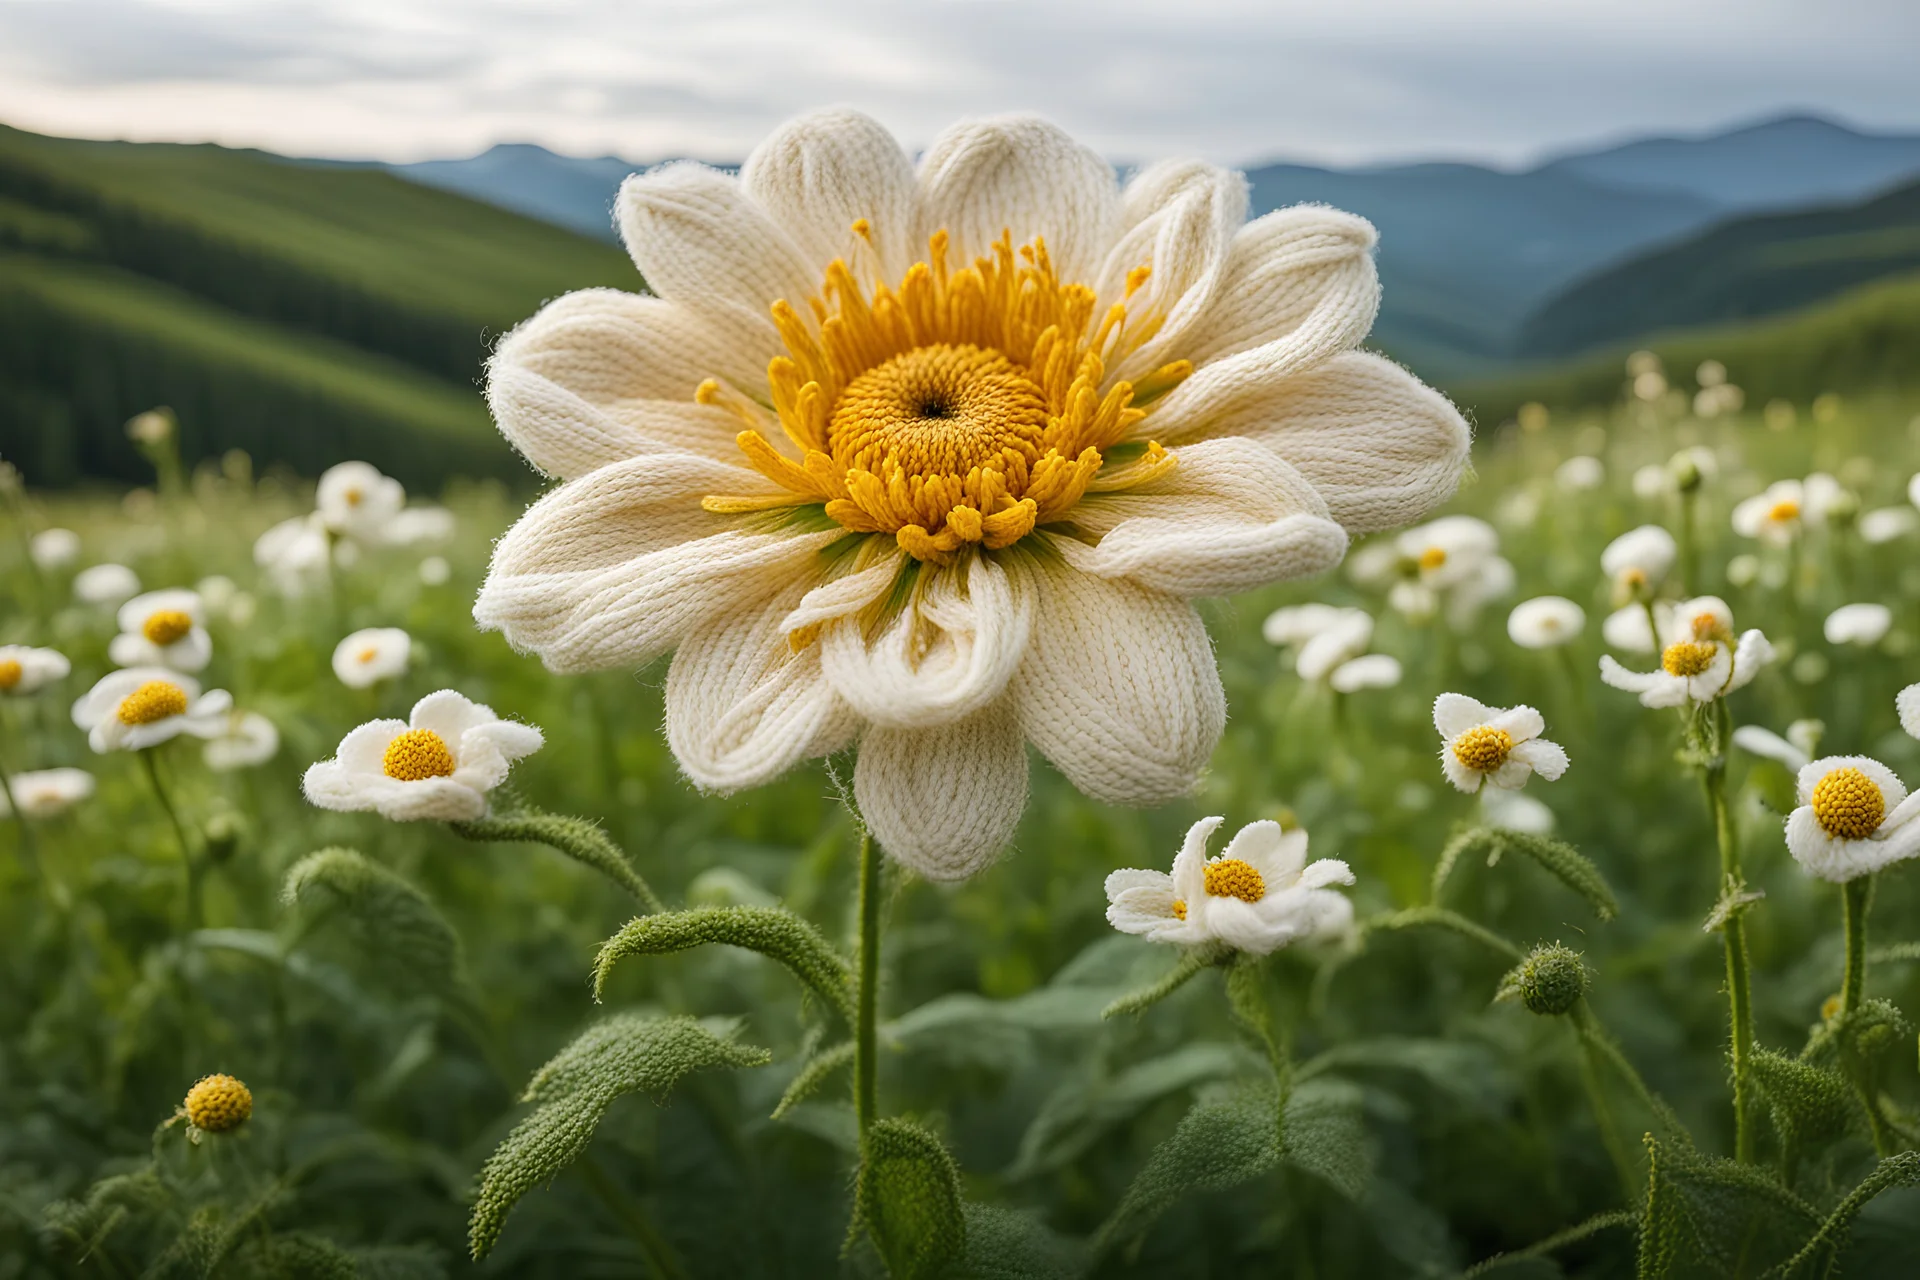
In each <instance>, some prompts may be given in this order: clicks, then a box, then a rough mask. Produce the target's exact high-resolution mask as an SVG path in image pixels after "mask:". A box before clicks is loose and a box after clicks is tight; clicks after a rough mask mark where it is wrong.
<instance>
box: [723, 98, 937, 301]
mask: <svg viewBox="0 0 1920 1280" xmlns="http://www.w3.org/2000/svg"><path fill="white" fill-rule="evenodd" d="M740 185H741V186H742V187H743V188H745V190H746V193H747V194H748V195H749V196H751V197H753V199H754V200H755V201H756V202H757V203H758V204H759V205H760V207H761V208H763V209H765V210H766V211H767V213H768V214H769V215H770V216H771V217H772V218H773V220H774V221H775V222H777V223H778V224H779V225H780V226H781V228H782V229H784V230H785V231H786V233H787V235H788V236H790V237H791V238H792V240H793V242H794V244H795V245H797V246H799V249H800V251H801V252H802V253H803V254H805V255H806V256H807V258H808V260H809V261H810V262H811V263H812V265H813V267H814V270H815V274H816V275H820V274H823V273H824V272H825V271H826V267H827V264H828V263H830V262H832V261H833V260H834V259H835V258H844V259H845V260H846V261H847V263H848V264H849V265H850V266H851V267H853V269H854V274H855V276H856V277H857V278H859V279H860V280H861V281H862V282H863V283H864V282H865V281H866V280H867V279H868V277H870V276H871V275H872V274H873V271H874V268H875V267H877V268H878V270H879V275H880V277H881V278H882V279H884V280H886V281H887V282H888V283H890V284H896V285H897V284H898V283H899V281H900V278H901V277H902V276H903V275H905V274H906V270H907V268H908V267H909V266H911V265H912V264H913V263H914V262H916V261H918V260H919V259H920V258H921V257H924V256H925V254H926V241H924V240H919V241H916V240H915V234H916V232H917V231H918V226H917V220H916V217H915V207H914V203H915V199H916V196H917V192H916V188H915V183H914V177H913V163H912V162H911V161H910V160H908V159H907V155H906V153H905V152H904V151H902V150H901V149H900V144H899V143H897V142H895V141H894V140H893V135H892V134H890V133H888V132H887V130H886V128H885V127H884V126H882V125H881V124H880V123H879V122H878V121H877V120H875V119H873V118H872V117H871V116H867V115H863V114H861V113H860V112H858V111H853V110H850V109H848V108H846V107H830V108H828V109H826V110H824V111H814V112H810V113H808V114H807V115H804V116H801V117H799V118H798V119H795V120H790V121H788V122H787V123H786V124H783V125H781V126H780V128H779V129H777V130H775V131H774V133H773V134H772V135H771V136H770V137H768V138H767V140H766V141H765V142H762V143H761V144H760V145H759V146H758V147H756V148H755V149H754V152H753V154H752V155H751V156H748V157H747V163H746V164H745V166H743V167H742V168H741V170H740ZM860 218H864V219H866V221H867V223H868V225H869V231H868V235H869V236H870V237H871V238H872V245H873V247H872V248H871V249H869V248H867V246H866V245H865V244H864V243H863V242H862V241H861V239H860V238H859V237H858V236H857V235H855V234H854V231H853V224H854V221H855V220H856V219H860ZM875 254H877V255H878V262H873V261H869V260H865V259H869V258H871V256H873V255H875ZM793 301H794V302H795V303H796V304H797V303H798V302H799V299H797V298H795V299H793Z"/></svg>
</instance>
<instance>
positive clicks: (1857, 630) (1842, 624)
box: [1821, 604, 1893, 648]
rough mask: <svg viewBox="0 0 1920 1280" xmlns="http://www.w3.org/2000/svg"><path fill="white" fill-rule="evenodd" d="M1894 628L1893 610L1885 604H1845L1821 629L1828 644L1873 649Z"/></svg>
mask: <svg viewBox="0 0 1920 1280" xmlns="http://www.w3.org/2000/svg"><path fill="white" fill-rule="evenodd" d="M1892 627H1893V610H1891V609H1889V608H1887V606H1885V605H1883V604H1843V605H1841V606H1840V607H1839V608H1838V609H1835V610H1834V611H1833V612H1832V613H1830V614H1828V615H1827V621H1826V624H1825V625H1824V626H1823V627H1822V628H1821V630H1822V631H1823V632H1824V633H1825V635H1826V637H1827V643H1828V644H1857V645H1860V646H1862V647H1864V648H1871V647H1872V646H1874V645H1876V644H1879V643H1880V641H1881V640H1883V639H1885V638H1886V634H1887V632H1888V631H1889V630H1891V629H1892Z"/></svg>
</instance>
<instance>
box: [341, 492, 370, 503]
mask: <svg viewBox="0 0 1920 1280" xmlns="http://www.w3.org/2000/svg"><path fill="white" fill-rule="evenodd" d="M340 496H341V497H342V498H344V499H346V503H347V505H348V506H350V507H357V506H359V505H360V504H361V503H362V502H365V501H366V497H367V495H366V494H364V493H361V492H360V490H359V489H358V488H353V489H348V490H347V491H346V492H345V493H343V494H341V495H340Z"/></svg>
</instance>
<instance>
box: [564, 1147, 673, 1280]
mask: <svg viewBox="0 0 1920 1280" xmlns="http://www.w3.org/2000/svg"><path fill="white" fill-rule="evenodd" d="M580 1172H581V1173H582V1174H583V1175H585V1177H586V1180H587V1185H588V1186H589V1187H591V1188H593V1193H594V1195H596V1196H598V1197H600V1202H601V1203H602V1204H604V1205H606V1206H607V1208H608V1209H609V1210H611V1211H612V1212H613V1216H614V1217H616V1218H618V1219H620V1225H621V1226H623V1227H625V1228H626V1229H627V1234H628V1235H630V1236H632V1237H633V1242H634V1243H635V1244H637V1245H639V1246H640V1253H641V1256H643V1257H644V1258H646V1260H647V1266H648V1267H649V1268H650V1269H651V1270H652V1271H653V1274H654V1275H656V1276H659V1277H662V1280H677V1278H678V1277H681V1276H684V1275H686V1272H684V1271H682V1270H681V1269H680V1265H679V1263H677V1262H675V1261H674V1259H673V1250H672V1248H671V1247H670V1246H669V1245H668V1244H667V1242H666V1241H665V1240H664V1239H663V1238H661V1235H660V1232H659V1231H658V1230H657V1229H656V1228H655V1227H654V1225H653V1220H652V1219H650V1218H648V1217H647V1215H646V1212H645V1211H644V1210H643V1209H641V1207H640V1206H639V1205H638V1204H635V1203H634V1201H633V1199H632V1197H630V1196H628V1195H627V1194H626V1193H625V1192H624V1191H622V1190H621V1189H620V1186H619V1184H618V1183H616V1182H615V1181H614V1180H613V1178H612V1177H611V1176H609V1175H608V1173H607V1171H606V1170H605V1169H602V1168H601V1167H600V1163H599V1161H597V1160H595V1159H594V1158H593V1157H592V1156H589V1155H582V1156H581V1157H580Z"/></svg>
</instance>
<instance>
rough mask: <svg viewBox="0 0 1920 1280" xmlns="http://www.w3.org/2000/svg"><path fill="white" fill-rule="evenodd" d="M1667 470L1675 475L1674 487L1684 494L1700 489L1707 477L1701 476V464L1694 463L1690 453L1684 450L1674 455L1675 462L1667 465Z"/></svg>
mask: <svg viewBox="0 0 1920 1280" xmlns="http://www.w3.org/2000/svg"><path fill="white" fill-rule="evenodd" d="M1667 470H1668V471H1669V472H1671V473H1672V475H1673V487H1674V488H1676V489H1678V490H1679V491H1680V492H1682V493H1692V492H1694V491H1695V490H1696V489H1698V488H1699V487H1700V482H1701V481H1702V480H1704V479H1705V478H1706V477H1705V476H1703V475H1701V474H1700V464H1699V463H1698V462H1696V461H1694V458H1693V455H1692V453H1691V452H1690V451H1688V450H1686V449H1682V450H1681V451H1680V452H1679V453H1676V454H1674V455H1673V461H1671V462H1669V463H1668V464H1667Z"/></svg>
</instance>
